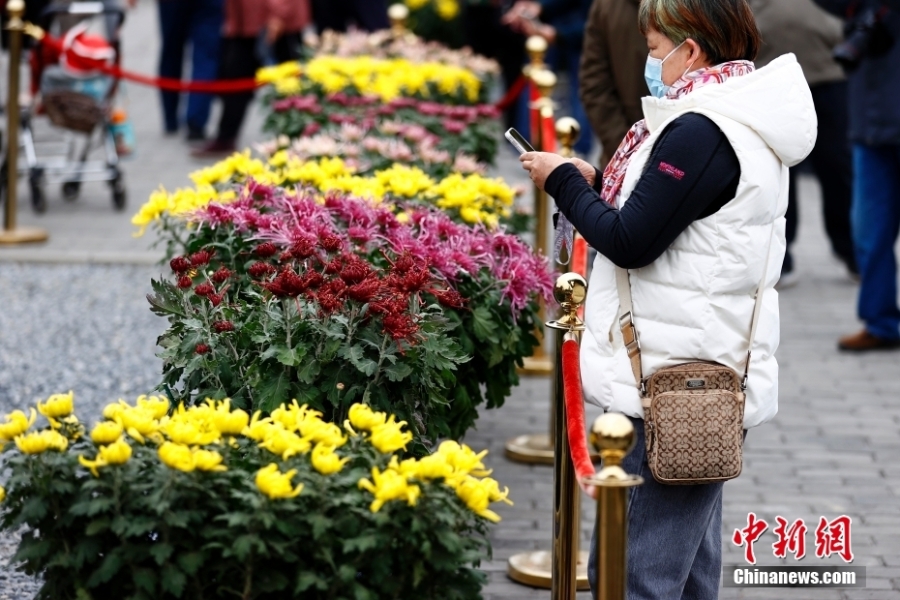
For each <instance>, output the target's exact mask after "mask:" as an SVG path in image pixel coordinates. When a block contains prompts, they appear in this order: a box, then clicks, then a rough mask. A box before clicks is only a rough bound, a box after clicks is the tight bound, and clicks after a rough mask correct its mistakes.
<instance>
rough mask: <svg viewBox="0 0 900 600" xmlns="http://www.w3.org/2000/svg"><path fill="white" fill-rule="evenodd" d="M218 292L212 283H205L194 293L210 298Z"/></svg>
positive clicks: (195, 289) (196, 288)
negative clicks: (209, 296)
mask: <svg viewBox="0 0 900 600" xmlns="http://www.w3.org/2000/svg"><path fill="white" fill-rule="evenodd" d="M215 291H216V288H214V287H213V286H212V284H211V283H207V282H203V283H201V284H200V285H198V286H197V287H195V288H194V293H195V294H197V295H198V296H208V295H210V294H212V293H214V292H215Z"/></svg>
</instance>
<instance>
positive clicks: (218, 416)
mask: <svg viewBox="0 0 900 600" xmlns="http://www.w3.org/2000/svg"><path fill="white" fill-rule="evenodd" d="M212 418H213V425H214V426H215V428H216V429H217V430H218V431H219V433H221V434H222V435H240V434H241V432H242V431H244V428H245V427H247V425H249V423H250V415H248V414H247V413H246V412H245V411H243V410H241V409H239V408H237V409H235V410H231V399H229V398H225V400H224V401H223V402H222V403H221V404H219V405H218V406H217V407H216V410H215V412H214V413H213V417H212Z"/></svg>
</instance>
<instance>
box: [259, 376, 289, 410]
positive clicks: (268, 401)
mask: <svg viewBox="0 0 900 600" xmlns="http://www.w3.org/2000/svg"><path fill="white" fill-rule="evenodd" d="M290 385H291V380H290V377H288V375H287V373H285V371H284V369H278V370H277V371H276V372H275V373H274V374H270V375H269V377H268V378H266V379H264V380H263V383H262V384H261V385H260V386H259V392H258V393H257V399H258V402H259V408H260V409H262V410H263V411H264V412H272V411H273V410H275V409H276V408H278V407H279V406H281V405H282V404H284V403H285V402H287V401H288V400H289V398H288V389H289V388H290Z"/></svg>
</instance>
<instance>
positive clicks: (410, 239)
mask: <svg viewBox="0 0 900 600" xmlns="http://www.w3.org/2000/svg"><path fill="white" fill-rule="evenodd" d="M234 193H235V195H236V199H234V200H232V201H230V202H227V203H221V202H212V203H210V204H208V205H207V206H205V207H204V208H199V207H194V211H193V212H191V213H189V215H190V216H189V219H190V223H191V227H190V228H187V227H185V223H184V220H183V217H182V218H179V217H177V216H173V215H171V214H168V213H167V212H165V210H163V211H162V213H161V215H160V221H158V222H157V225H158V226H159V227H160V228H161V230H162V231H163V233H164V235H165V237H166V239H167V240H168V242H169V249H170V252H172V253H173V255H174V254H177V256H175V258H173V259H172V261H171V263H170V266H171V268H172V275H171V277H170V278H169V279H165V280H162V281H158V282H154V290H155V294H154V296H152V297H151V303H152V305H153V308H154V310H155V311H156V312H157V313H158V314H160V315H162V316H165V317H167V318H168V319H169V322H170V327H169V329H168V330H167V331H166V332H165V333H164V334H163V335H162V336H161V338H160V345H161V346H162V347H163V348H164V350H163V352H162V353H161V354H160V356H161V357H162V358H163V360H164V367H163V368H164V380H163V383H162V385H163V386H164V387H163V389H166V390H167V392H168V393H169V394H170V396H171V397H173V398H184V399H186V400H188V401H191V402H196V401H197V400H202V399H203V398H205V397H207V396H209V397H215V398H221V397H225V396H228V397H231V398H232V399H233V401H234V402H235V403H236V404H237V405H239V406H242V407H246V408H253V409H257V408H259V409H263V410H265V411H268V410H271V409H272V408H273V407H275V406H277V405H279V404H281V403H282V402H285V401H288V400H290V399H292V398H296V399H298V400H300V401H302V402H304V403H308V404H309V405H310V406H312V407H314V408H315V409H317V410H321V411H323V412H324V413H325V414H326V416H327V417H328V418H329V419H330V420H332V421H333V422H341V421H342V420H343V419H344V418H346V410H347V408H348V407H349V406H350V404H352V403H353V402H355V401H362V402H365V403H367V404H370V405H372V406H374V407H376V408H378V409H379V410H384V411H387V412H391V413H395V414H397V415H398V417H400V418H402V419H404V420H407V421H409V422H410V424H411V427H412V431H413V433H414V434H415V435H416V440H417V444H421V445H423V446H422V448H424V446H428V445H430V444H433V443H434V442H435V441H436V440H437V439H438V438H440V437H447V436H449V437H452V438H458V437H460V436H462V435H463V434H464V433H465V431H466V430H467V429H468V428H470V427H471V426H472V425H473V424H474V421H475V419H476V418H477V414H478V412H477V408H478V406H479V405H481V404H482V403H486V404H487V406H488V407H489V408H490V407H496V406H500V405H502V403H503V401H504V398H505V397H506V396H507V395H508V394H509V393H510V391H511V387H512V386H513V385H515V384H516V383H517V382H518V376H517V374H516V366H517V364H520V363H521V360H522V359H523V357H525V356H528V355H529V354H530V353H531V351H532V349H533V347H534V345H535V344H536V340H535V338H534V336H533V331H534V329H535V326H536V319H537V314H538V303H537V300H538V298H539V297H540V296H541V295H543V296H545V297H546V296H548V295H549V293H550V290H551V278H550V275H549V273H548V272H547V268H546V262H545V261H544V259H542V258H541V257H539V256H536V255H535V254H533V253H532V252H531V251H530V249H529V248H528V247H527V246H525V245H524V244H523V243H522V242H521V241H520V240H519V239H518V238H517V237H515V236H513V235H510V234H505V233H502V232H499V231H491V230H489V229H487V228H486V227H484V226H481V225H478V226H467V225H463V224H459V223H455V222H454V221H453V220H452V219H451V218H450V217H449V216H448V215H447V214H446V213H444V212H441V211H438V210H435V209H433V208H425V207H421V206H415V205H411V204H405V205H400V206H399V207H398V206H397V205H393V204H391V203H382V204H373V203H370V202H367V201H363V200H360V199H358V198H356V197H354V196H352V195H348V194H345V193H341V192H330V193H326V194H324V195H322V194H321V193H319V192H315V191H313V190H312V189H311V188H299V189H286V188H285V187H279V186H271V185H263V184H259V183H257V182H255V181H254V180H253V179H250V180H248V181H247V182H246V183H244V184H243V185H242V186H241V187H240V188H239V189H238V190H236V191H234ZM398 208H399V209H400V210H401V212H399V213H397V214H395V211H396V210H398ZM416 447H417V448H419V450H418V451H421V448H420V447H419V446H416Z"/></svg>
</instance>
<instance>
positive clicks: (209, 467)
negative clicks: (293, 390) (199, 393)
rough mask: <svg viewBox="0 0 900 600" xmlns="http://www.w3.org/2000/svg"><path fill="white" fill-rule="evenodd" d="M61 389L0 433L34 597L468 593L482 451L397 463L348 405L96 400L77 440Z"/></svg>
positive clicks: (452, 445)
mask: <svg viewBox="0 0 900 600" xmlns="http://www.w3.org/2000/svg"><path fill="white" fill-rule="evenodd" d="M72 404H73V398H72V394H71V392H70V393H69V394H60V395H56V396H53V397H51V398H50V399H49V400H48V401H47V402H45V403H38V410H39V411H40V412H41V414H42V415H44V416H45V417H46V419H47V422H48V426H47V427H45V428H43V429H41V430H33V429H32V426H33V424H34V421H35V418H36V414H35V410H34V409H31V411H30V415H29V414H26V413H24V412H23V411H14V412H13V413H11V414H9V415H6V417H5V419H4V420H3V421H0V444H3V449H2V452H0V465H2V469H0V471H2V472H3V473H8V478H7V479H6V481H5V487H0V531H3V532H6V533H12V532H15V531H17V530H19V529H20V528H22V527H25V530H24V533H23V535H22V541H21V543H20V545H19V548H18V550H17V552H16V555H15V556H14V557H13V562H15V563H19V564H20V565H21V567H20V568H22V569H23V570H24V571H25V572H26V573H30V574H41V575H42V576H43V584H42V587H41V590H40V592H39V594H38V598H39V599H48V600H49V599H53V600H59V599H65V598H136V599H148V600H149V599H154V600H156V599H160V598H166V599H168V598H198V599H199V598H215V599H218V598H234V597H238V598H245V599H282V598H309V599H323V600H324V599H332V598H458V599H464V598H465V599H468V598H473V597H477V596H478V594H479V590H480V588H481V585H482V583H483V580H484V575H483V573H481V572H479V571H477V570H476V567H477V566H478V561H479V559H480V557H481V556H482V555H483V554H484V552H485V549H486V547H487V542H486V538H485V534H486V524H487V522H489V521H495V520H498V517H497V515H496V514H495V513H494V512H493V511H491V510H490V504H491V503H492V502H498V501H507V502H508V500H506V497H507V493H508V492H507V491H506V490H501V489H500V486H499V485H498V483H497V482H496V481H495V480H493V479H491V478H489V477H487V475H489V473H490V472H489V471H488V470H486V469H485V467H484V465H483V464H482V462H481V461H482V458H483V457H484V454H485V452H482V453H480V454H476V453H475V452H473V451H472V450H470V449H469V448H468V447H466V446H461V445H459V444H457V443H456V442H445V443H443V444H441V446H440V447H439V448H438V449H437V450H436V451H435V452H434V453H433V454H430V455H428V456H424V457H422V458H420V459H411V458H407V459H403V458H401V457H399V456H398V455H397V454H395V452H397V451H399V450H401V449H403V448H404V447H405V446H406V444H408V443H409V441H410V439H411V437H412V436H411V435H410V434H409V433H408V432H407V431H405V423H403V422H397V421H396V420H395V418H394V417H393V416H390V417H388V416H387V415H385V414H384V413H380V412H376V411H372V410H371V409H369V408H368V407H366V406H364V405H361V404H355V405H352V406H351V407H350V410H349V413H348V419H347V420H346V421H345V422H344V423H343V425H337V424H334V423H329V422H326V421H323V420H322V418H321V415H320V414H319V413H317V412H316V411H313V410H310V409H309V408H308V407H306V406H300V405H298V404H297V403H292V404H289V405H282V406H280V407H278V408H276V409H275V410H273V411H272V413H271V416H270V417H265V418H263V417H261V416H260V414H259V413H256V414H254V415H253V417H252V418H251V417H250V415H249V414H248V413H247V412H245V411H242V410H240V409H234V408H232V407H231V406H230V403H229V401H228V400H225V401H222V402H214V401H207V402H205V403H203V404H200V405H198V406H194V407H190V408H185V407H184V406H179V407H178V408H177V409H175V410H174V411H171V410H170V406H169V402H168V401H167V400H165V399H163V398H158V397H146V396H142V397H140V398H138V399H137V401H136V402H135V404H133V405H129V404H126V403H125V402H123V401H119V402H118V403H115V404H110V405H108V406H107V407H106V408H105V409H104V411H103V414H104V417H105V419H104V420H103V421H101V422H100V423H98V424H97V425H95V426H94V427H93V428H92V429H91V431H90V434H89V435H85V428H84V427H83V426H82V425H81V424H80V423H79V421H78V419H77V418H76V417H75V415H74V414H73V408H72Z"/></svg>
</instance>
